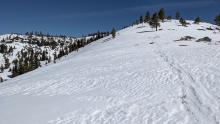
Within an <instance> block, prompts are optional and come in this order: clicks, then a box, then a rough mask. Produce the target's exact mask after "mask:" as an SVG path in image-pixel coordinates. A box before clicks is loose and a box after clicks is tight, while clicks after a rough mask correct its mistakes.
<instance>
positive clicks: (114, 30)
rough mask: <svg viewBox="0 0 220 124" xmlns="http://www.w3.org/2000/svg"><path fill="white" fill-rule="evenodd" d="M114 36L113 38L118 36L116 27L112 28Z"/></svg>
mask: <svg viewBox="0 0 220 124" xmlns="http://www.w3.org/2000/svg"><path fill="white" fill-rule="evenodd" d="M112 37H113V38H115V37H116V29H115V28H113V29H112Z"/></svg>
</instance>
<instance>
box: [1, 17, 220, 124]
mask: <svg viewBox="0 0 220 124" xmlns="http://www.w3.org/2000/svg"><path fill="white" fill-rule="evenodd" d="M190 23H191V25H189V26H188V27H182V26H180V24H179V22H178V21H176V20H172V21H169V22H164V23H161V27H160V29H161V30H159V31H157V32H156V31H154V29H152V28H150V27H149V25H147V24H140V25H137V26H133V27H128V28H126V29H123V30H121V31H119V32H118V33H117V36H116V38H115V39H112V38H111V37H110V36H109V37H106V38H103V39H101V40H98V41H96V42H94V43H92V44H90V45H88V46H86V47H85V48H82V49H80V50H79V52H73V53H71V54H70V55H69V56H67V57H65V58H63V59H62V60H61V61H59V62H57V63H56V64H52V65H49V66H44V67H42V68H40V69H37V70H35V71H33V72H30V73H26V74H24V75H21V76H18V77H16V78H13V79H11V80H9V81H6V82H4V83H2V84H0V124H219V123H220V46H219V45H220V44H219V41H220V33H219V31H218V30H215V29H216V26H215V25H211V24H208V23H200V24H193V23H192V22H190ZM210 27H212V28H213V29H214V30H206V29H207V28H210ZM201 29H204V30H201ZM185 36H191V37H194V38H195V39H192V40H190V41H189V40H187V41H176V40H178V39H180V38H181V37H185ZM203 37H209V38H211V39H212V41H211V42H209V43H208V42H195V41H196V40H198V39H200V38H203Z"/></svg>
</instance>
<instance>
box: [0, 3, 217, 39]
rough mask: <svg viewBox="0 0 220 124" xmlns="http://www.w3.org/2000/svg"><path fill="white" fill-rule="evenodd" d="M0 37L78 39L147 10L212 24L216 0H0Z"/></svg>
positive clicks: (129, 20) (135, 16) (137, 16)
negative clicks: (32, 34)
mask: <svg viewBox="0 0 220 124" xmlns="http://www.w3.org/2000/svg"><path fill="white" fill-rule="evenodd" d="M0 5H1V7H0V15H1V16H0V34H5V33H13V32H16V33H25V32H27V31H43V32H45V33H47V32H50V33H52V34H66V35H72V36H80V35H83V34H87V33H89V32H96V31H97V30H101V31H106V30H111V29H112V27H116V28H121V27H123V26H126V25H129V24H131V23H132V22H133V21H134V20H135V19H137V18H139V16H140V15H141V14H144V13H145V12H146V11H147V10H149V11H151V12H153V11H156V10H158V9H159V8H161V7H164V8H165V10H166V11H167V13H168V14H167V15H172V16H174V15H175V12H176V11H177V10H178V11H180V12H181V14H182V16H183V17H184V18H187V19H194V18H195V17H196V16H201V17H202V19H203V20H205V21H208V22H213V18H214V16H216V15H217V14H220V0H1V4H0Z"/></svg>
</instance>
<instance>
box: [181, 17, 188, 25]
mask: <svg viewBox="0 0 220 124" xmlns="http://www.w3.org/2000/svg"><path fill="white" fill-rule="evenodd" d="M179 22H180V24H181V25H182V26H186V24H187V23H186V20H185V19H183V18H182V17H181V18H180V20H179Z"/></svg>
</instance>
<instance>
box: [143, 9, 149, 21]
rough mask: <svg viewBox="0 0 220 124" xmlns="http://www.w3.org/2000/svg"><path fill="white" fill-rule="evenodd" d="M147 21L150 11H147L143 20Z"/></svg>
mask: <svg viewBox="0 0 220 124" xmlns="http://www.w3.org/2000/svg"><path fill="white" fill-rule="evenodd" d="M149 21H150V12H149V11H148V12H147V13H146V15H145V18H144V22H149Z"/></svg>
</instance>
